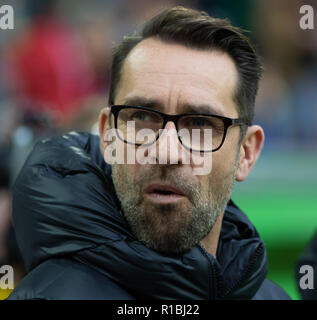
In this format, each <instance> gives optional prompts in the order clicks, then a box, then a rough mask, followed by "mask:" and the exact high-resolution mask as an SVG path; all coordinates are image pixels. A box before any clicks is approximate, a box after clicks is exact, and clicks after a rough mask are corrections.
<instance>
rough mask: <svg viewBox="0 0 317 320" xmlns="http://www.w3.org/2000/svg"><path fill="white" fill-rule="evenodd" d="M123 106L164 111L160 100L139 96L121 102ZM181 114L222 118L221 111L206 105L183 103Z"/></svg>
mask: <svg viewBox="0 0 317 320" xmlns="http://www.w3.org/2000/svg"><path fill="white" fill-rule="evenodd" d="M123 104H124V105H128V106H133V107H136V106H142V107H147V108H153V109H156V110H160V111H163V110H164V105H163V103H162V102H161V101H160V100H158V99H152V98H145V97H141V96H134V97H130V98H129V97H128V98H127V99H125V100H124V101H123ZM181 113H197V114H201V113H207V114H217V115H220V116H224V114H223V112H222V111H220V110H219V109H218V108H215V107H213V106H212V105H208V104H200V105H194V104H190V103H185V104H183V105H181Z"/></svg>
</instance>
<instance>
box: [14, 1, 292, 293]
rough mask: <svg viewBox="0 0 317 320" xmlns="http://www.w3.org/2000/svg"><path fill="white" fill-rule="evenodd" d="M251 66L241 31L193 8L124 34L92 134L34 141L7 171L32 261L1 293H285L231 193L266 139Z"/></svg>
mask: <svg viewBox="0 0 317 320" xmlns="http://www.w3.org/2000/svg"><path fill="white" fill-rule="evenodd" d="M260 75H261V66H260V63H259V61H258V57H257V56H256V54H255V52H254V49H253V48H252V46H251V45H250V43H249V41H248V40H247V38H246V37H244V36H243V35H242V34H241V33H240V32H239V30H238V29H236V28H234V27H232V26H231V25H230V24H229V23H228V22H226V21H224V20H220V19H214V18H211V17H210V16H208V15H207V14H205V13H201V12H198V11H195V10H190V9H185V8H182V7H175V8H172V9H167V10H165V11H163V12H161V13H160V14H158V15H157V16H155V17H154V18H152V19H151V20H150V21H148V22H147V23H146V24H145V25H144V27H143V30H142V31H141V34H140V35H138V34H135V35H133V36H131V37H127V38H125V39H124V41H123V42H122V43H121V44H120V45H119V46H118V47H117V49H116V51H115V52H114V56H113V65H112V79H111V87H110V97H109V105H110V108H105V109H104V110H103V111H102V113H101V115H100V118H99V129H100V135H99V136H100V141H99V140H98V138H97V137H95V136H92V135H89V134H83V133H82V134H79V133H70V134H68V135H65V136H63V137H60V138H54V139H49V140H45V141H42V142H40V143H38V144H37V146H36V147H35V149H34V150H33V152H32V154H31V156H30V157H29V158H28V160H27V162H26V164H25V166H24V168H23V169H22V171H21V174H20V176H19V178H18V179H17V181H16V183H15V187H14V200H13V220H14V226H15V229H16V233H17V240H18V243H19V245H20V248H21V252H22V254H23V257H24V261H25V264H26V268H27V270H28V271H29V274H28V275H27V276H26V278H25V279H24V280H23V281H22V282H21V283H20V284H19V286H18V287H17V288H16V289H15V290H14V291H13V294H12V295H11V297H10V298H11V299H41V298H42V299H144V298H161V299H287V298H288V296H287V295H286V294H285V293H284V292H283V291H282V289H280V288H279V287H278V286H276V285H275V284H273V283H272V282H270V281H269V280H266V279H265V277H266V274H267V258H266V251H265V247H264V244H263V242H262V241H261V239H260V237H259V235H258V233H257V231H256V230H255V228H254V226H253V225H252V224H251V222H250V221H249V220H248V219H247V217H246V216H245V215H244V214H243V213H242V212H241V211H240V210H239V209H238V207H237V206H236V205H235V204H234V203H233V202H232V201H231V200H230V194H231V190H232V186H233V183H234V180H236V181H243V180H245V178H246V177H247V175H248V174H249V172H250V170H251V169H252V167H253V165H254V163H255V162H256V160H257V158H258V156H259V154H260V151H261V148H262V145H263V141H264V134H263V130H262V128H261V127H259V126H256V125H251V123H252V118H253V113H254V111H253V110H254V101H255V97H256V93H257V88H258V81H259V78H260ZM113 129H115V135H116V136H117V137H118V139H116V141H115V143H114V142H113V135H112V133H113ZM132 129H133V130H134V129H135V131H133V130H132ZM182 129H184V130H185V131H186V130H187V131H186V132H185V131H182ZM192 129H196V132H197V129H198V131H199V134H200V135H199V139H197V137H195V135H194V130H192ZM142 130H150V132H151V133H153V135H152V136H151V135H147V134H143V135H142V132H143V133H144V131H142ZM208 130H209V131H208ZM181 131H182V134H181ZM133 132H134V133H133ZM140 132H141V133H140ZM201 132H203V134H201ZM205 132H207V133H208V132H209V133H210V132H211V133H212V135H211V136H208V135H206V136H205ZM186 133H187V135H186ZM208 137H209V138H208ZM202 142H203V143H202ZM99 143H100V150H101V152H100V150H98V144H99ZM113 151H114V152H113ZM133 152H135V156H132V157H131V156H128V154H130V155H131V154H134V153H133ZM129 157H130V158H129ZM199 157H200V159H202V161H203V168H201V167H202V165H201V164H202V163H201V162H200V163H199V162H198V161H197V160H199ZM113 158H116V159H117V160H118V159H123V161H122V162H123V163H113V164H112V165H111V166H110V165H109V163H106V162H105V161H104V159H106V160H107V159H108V160H107V162H110V160H111V159H113ZM128 158H129V159H128ZM109 159H110V160H109ZM131 159H132V160H134V161H131ZM117 162H120V161H117ZM211 163H212V169H211V170H206V167H207V169H208V164H211ZM205 164H207V166H205ZM200 169H202V170H200ZM209 169H210V167H209Z"/></svg>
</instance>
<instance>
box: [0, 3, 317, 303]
mask: <svg viewBox="0 0 317 320" xmlns="http://www.w3.org/2000/svg"><path fill="white" fill-rule="evenodd" d="M5 4H9V5H12V6H13V8H14V14H15V28H14V30H0V70H1V72H0V266H1V265H4V264H10V265H13V266H14V270H15V284H17V283H18V282H19V281H20V279H21V278H22V277H23V276H24V272H25V271H24V267H23V264H22V262H21V259H20V256H19V252H18V249H17V247H16V243H15V240H14V232H13V230H12V228H11V227H10V214H11V212H10V210H11V205H10V197H11V195H10V186H11V185H12V183H13V181H14V178H15V177H16V175H17V173H18V171H19V169H20V167H21V165H22V164H23V162H24V160H25V158H26V156H27V154H28V152H29V150H30V149H31V147H32V145H33V144H34V142H35V141H37V140H38V139H40V138H43V137H47V136H50V135H53V134H58V133H63V132H67V131H70V130H81V131H91V132H94V133H96V119H97V116H98V113H99V110H100V109H101V108H102V107H104V106H105V105H106V104H107V94H108V82H109V66H110V61H111V47H112V46H113V44H114V43H117V42H118V41H120V39H122V37H123V36H124V35H126V34H129V33H131V32H133V31H134V30H136V29H138V27H139V26H140V25H141V24H142V22H144V21H145V20H146V19H148V18H149V17H151V16H152V15H154V14H155V13H157V12H158V11H160V10H161V9H163V8H166V7H169V6H173V5H185V6H190V7H193V8H197V9H201V10H205V11H207V12H208V13H209V14H211V15H214V16H216V17H222V18H228V19H229V20H231V22H232V23H233V24H234V25H236V26H239V27H241V28H243V29H246V30H250V32H247V34H248V35H249V36H250V37H251V39H252V40H253V41H254V42H255V44H256V46H257V48H258V50H259V52H260V54H261V56H262V57H263V62H264V66H265V76H264V78H263V80H262V83H261V87H260V92H259V96H258V99H257V106H256V121H255V122H256V123H257V124H260V125H262V126H263V128H264V130H265V133H266V141H265V147H264V150H263V153H262V156H261V158H260V159H259V161H258V163H257V164H256V166H255V168H254V170H253V172H252V173H251V175H250V177H249V178H248V179H247V181H245V182H243V183H239V184H236V186H235V188H234V192H233V199H234V200H235V201H236V203H237V204H238V205H239V206H240V207H241V208H242V209H243V210H244V211H245V212H246V213H247V215H248V216H249V217H250V219H251V221H252V222H253V223H254V224H255V226H256V228H257V229H258V231H259V233H260V234H261V236H262V238H263V239H264V241H265V243H266V246H267V250H268V257H269V275H268V276H269V278H270V279H272V280H273V281H275V282H276V283H278V284H279V285H280V286H282V287H283V288H284V289H285V290H286V291H287V292H288V294H289V295H290V296H291V297H292V298H293V299H299V294H298V292H297V288H296V283H295V277H294V266H295V262H296V260H297V258H298V256H299V254H300V253H301V252H302V250H303V249H304V247H305V246H306V245H307V243H308V242H309V240H310V239H311V237H312V236H313V233H314V232H315V231H316V229H317V219H316V216H317V161H316V160H317V143H316V142H317V76H316V75H317V31H316V26H315V30H301V29H300V28H299V19H300V14H299V8H300V7H301V6H302V5H303V4H310V5H312V6H313V7H314V6H315V7H314V9H315V18H316V11H317V6H316V2H315V1H313V0H303V1H302V0H278V1H275V0H239V1H234V0H232V1H229V0H221V1H220V0H197V1H173V0H162V1H158V0H155V1H154V0H153V1H151V0H116V1H113V0H112V1H110V0H91V1H82V0H68V1H59V0H46V1H40V0H28V1H27V0H16V1H10V0H7V1H5ZM315 20H317V19H315ZM315 24H316V22H315ZM0 276H1V275H0ZM9 292H10V291H8V290H1V289H0V299H1V298H5V297H6V296H7V295H8V294H9Z"/></svg>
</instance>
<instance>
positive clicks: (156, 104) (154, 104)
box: [123, 96, 164, 109]
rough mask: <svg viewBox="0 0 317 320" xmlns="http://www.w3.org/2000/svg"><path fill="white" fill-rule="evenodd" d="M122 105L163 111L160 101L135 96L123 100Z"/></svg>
mask: <svg viewBox="0 0 317 320" xmlns="http://www.w3.org/2000/svg"><path fill="white" fill-rule="evenodd" d="M123 104H124V105H128V106H131V107H138V106H142V107H147V108H153V109H163V107H164V106H163V104H162V102H161V101H159V100H156V99H149V98H145V97H140V96H135V97H130V98H127V99H125V100H124V103H123Z"/></svg>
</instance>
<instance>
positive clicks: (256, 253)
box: [222, 243, 264, 298]
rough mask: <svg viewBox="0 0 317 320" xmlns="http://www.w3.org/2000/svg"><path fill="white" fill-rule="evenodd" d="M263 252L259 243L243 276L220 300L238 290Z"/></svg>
mask: <svg viewBox="0 0 317 320" xmlns="http://www.w3.org/2000/svg"><path fill="white" fill-rule="evenodd" d="M263 251H264V247H263V244H262V243H260V245H259V246H258V248H256V250H255V252H254V254H253V256H252V258H251V262H250V264H249V265H248V267H247V268H246V270H245V272H244V273H243V275H242V276H241V277H240V278H239V279H238V280H237V281H236V282H234V283H233V285H232V286H231V287H229V289H227V291H226V292H225V294H224V295H223V297H222V298H225V297H226V296H228V295H229V294H231V293H232V292H233V291H234V290H235V289H236V288H238V287H239V286H240V285H241V284H242V283H243V282H244V281H245V280H246V279H247V278H248V276H249V274H250V272H251V271H253V269H254V266H255V264H256V262H257V258H258V257H259V256H260V255H262V254H263Z"/></svg>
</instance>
